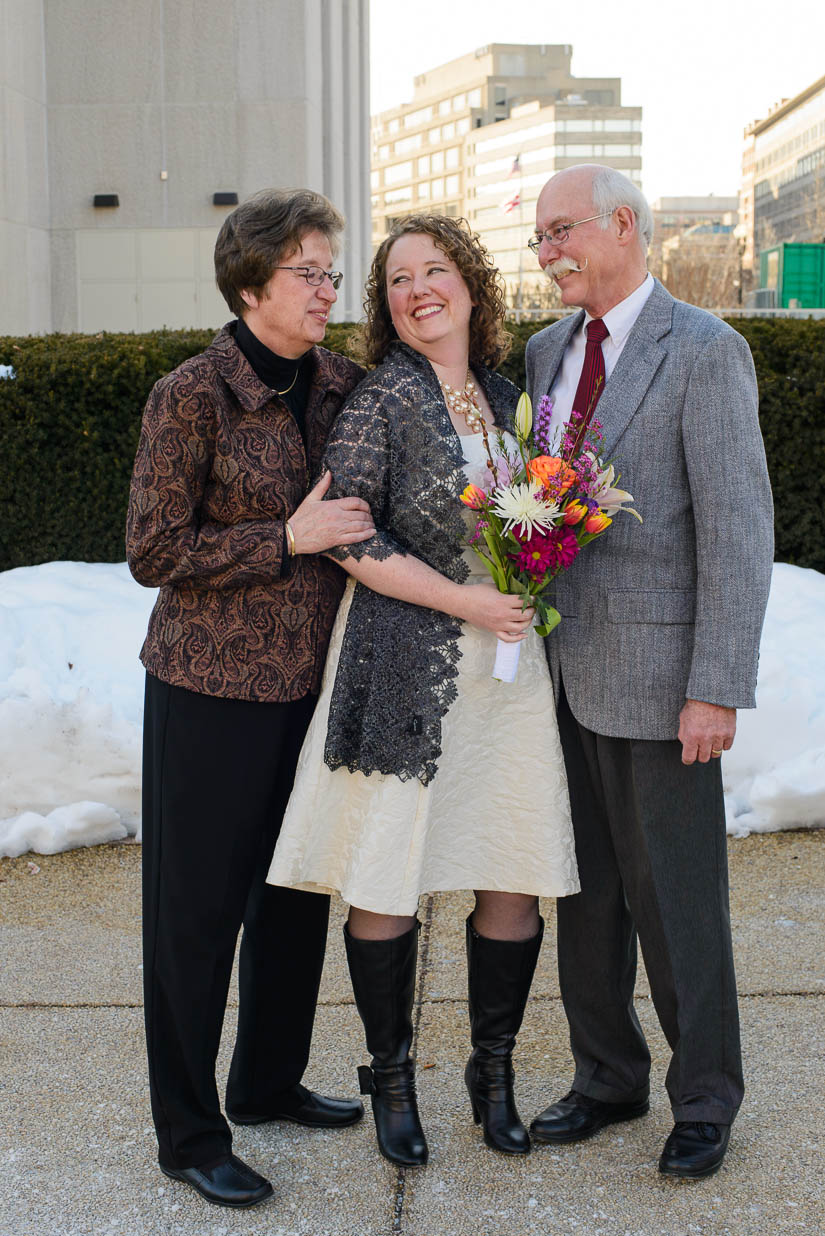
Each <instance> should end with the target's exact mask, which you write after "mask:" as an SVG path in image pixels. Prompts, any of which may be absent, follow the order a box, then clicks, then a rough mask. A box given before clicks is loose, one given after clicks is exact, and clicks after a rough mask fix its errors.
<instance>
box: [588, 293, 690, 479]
mask: <svg viewBox="0 0 825 1236" xmlns="http://www.w3.org/2000/svg"><path fill="white" fill-rule="evenodd" d="M672 318H673V297H672V296H671V295H670V293H669V292H668V291H666V289H665V288H663V287H662V285H661V283H659V281H658V280H657V281H656V286H655V288H654V289H653V291H652V292H651V294H650V296H649V297H648V299H647V301H646V303H645V305H644V308H643V309H642V312H641V313H640V314H639V316H638V318H637V319H636V321H635V323H634V324H633V327H632V329H631V331H630V334H629V335H628V337H627V342H626V343H625V345H624V347H623V348H622V353H621V356H620V357H619V359H618V361H617V362H616V368H615V369H614V370H613V372H612V373H611V375H610V377H609V379H608V381H607V383H606V384H605V388H604V394H603V395H602V397H601V399H600V400H599V402H598V403H597V404H596V409H595V412H594V417H595V419H596V420H598V421H600V422H601V425H602V432H603V434H604V439H603V441H602V444H601V454H602V455H603V456H604V458H606V459H609V458H610V455H611V454H612V452H613V451H614V449H615V447H616V444H617V443H618V441H619V439H620V438H621V436H622V434H623V433H624V431H625V430H626V429H627V426H628V425H629V424H630V422H631V420H632V419H633V417H634V416H635V414H636V412H637V411H638V409H639V407H640V405H641V403H642V400H643V399H644V397H645V395H646V394H647V389H648V387H649V386H650V383H651V382H652V381H653V378H654V375H655V373H656V371H657V369H658V368H659V366H660V365H661V364H662V361H663V360H664V359H665V357H666V356H667V349H666V348H664V347H663V346H662V344H661V343H660V342H659V340H660V339H661V338H662V337H663V336H664V335H666V334H668V333H669V331H670V329H671V324H672Z"/></svg>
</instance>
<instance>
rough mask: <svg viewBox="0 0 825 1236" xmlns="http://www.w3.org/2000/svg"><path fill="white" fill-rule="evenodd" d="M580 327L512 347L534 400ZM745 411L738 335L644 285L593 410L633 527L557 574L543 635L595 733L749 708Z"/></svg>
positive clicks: (652, 728) (754, 632)
mask: <svg viewBox="0 0 825 1236" xmlns="http://www.w3.org/2000/svg"><path fill="white" fill-rule="evenodd" d="M582 318H583V312H582V313H579V314H576V315H575V316H572V317H569V318H565V319H562V320H561V321H559V322H555V323H554V324H553V325H552V326H548V327H547V328H546V329H545V330H542V331H539V332H538V333H537V334H535V335H533V337H532V338H531V339H530V341H529V343H528V344H527V354H526V364H527V387H528V390H529V392H530V395H531V397H532V399H533V400H534V402H537V401H538V399H539V398H540V397H541V396H542V395H544V394H546V393H547V392H548V391H549V389H550V387H551V385H552V383H553V380H554V379H555V376H556V373H557V371H558V369H559V366H560V364H561V360H562V356H563V355H564V350H565V348H566V346H567V343H568V340H569V339H570V337H571V336H572V334H573V332H574V331H575V330H576V329H577V327H578V326H579V325H580V324H581V321H582ZM757 403H758V396H757V387H756V375H755V373H754V368H753V361H752V359H751V354H750V349H749V348H748V345H747V343H746V342H745V340H744V339H743V338H742V336H741V335H739V334H738V333H737V332H736V331H734V330H732V329H731V327H730V326H728V325H726V324H725V323H724V322H722V321H720V320H719V319H718V318H716V317H714V316H713V315H712V314H710V313H707V312H705V310H703V309H697V308H695V307H694V306H693V305H687V304H684V303H683V302H681V301H677V300H674V299H673V297H672V296H671V295H670V293H669V292H667V291H666V290H665V288H664V287H662V285H661V283H659V282H658V280H657V282H656V286H655V288H654V290H653V292H652V293H651V295H650V297H649V298H648V300H647V303H646V304H645V306H644V308H643V309H642V312H641V314H640V315H639V318H638V319H637V321H636V323H635V325H634V326H633V329H632V330H631V332H630V335H629V336H628V339H627V342H626V343H625V346H624V348H623V350H622V353H621V356H620V357H619V360H618V361H617V363H616V367H615V369H614V370H613V372H612V374H611V376H610V378H609V379H608V381H607V383H606V385H605V388H604V392H603V394H602V397H601V399H600V400H599V403H598V405H597V409H596V416H597V418H598V419H599V420H600V421H601V422H602V425H603V428H604V443H603V453H604V456H605V459H609V460H612V461H613V462H614V463H615V464H616V467H617V471H618V472H620V473H621V481H620V482H619V484H620V485H621V487H622V488H623V489H627V490H629V491H630V492H631V493H632V494H633V496H634V498H635V499H636V501H635V506H636V508H637V510H638V511H639V513H640V514H641V516H642V518H643V520H644V523H642V524H640V523H639V522H638V521H637V520H635V519H634V518H633V517H632V516H630V515H627V514H620V515H617V516H616V518H615V519H614V521H613V524H612V526H611V527H610V528H609V529H608V531H607V533H606V534H605V535H604V536H603V537H601V538H600V539H599V540H597V541H594V542H592V543H591V544H590V545H588V546H586V547H585V549H584V550H583V551H582V553H581V554H580V555H579V557H578V558H577V559H576V561H575V562H574V563H573V566H572V567H571V569H570V570H569V571H568V572H567V573H566V574H563V575H561V576H559V577H558V580H557V584H556V605H557V607H558V609H559V611H560V613H561V614H562V621H561V624H560V625H559V626H558V627H557V628H556V630H555V631H553V632H552V634H551V635H549V636H548V638H547V653H548V659H549V661H550V668H551V671H552V673H553V677H554V682H555V683H556V685H557V686H558V681H559V674H560V673H561V675H562V676H563V679H564V687H565V691H566V693H567V697H568V700H569V702H570V706H571V708H572V711H573V714H574V716H575V717H576V718H577V720H578V721H580V722H581V724H582V725H584V726H586V727H587V728H588V729H590V730H592V731H594V732H595V733H599V734H606V735H609V736H612V737H620V738H644V739H671V738H675V737H676V736H677V732H678V728H679V712H680V710H681V708H682V706H683V705H684V702H685V699H697V700H706V701H707V702H709V703H712V704H723V705H726V706H728V707H730V708H753V707H754V706H755V688H756V669H757V663H758V659H759V639H760V635H761V631H762V622H763V619H764V614H765V606H766V604H767V599H768V591H769V588H770V580H771V565H772V561H773V507H772V502H771V490H770V482H769V480H768V471H767V467H766V463H765V451H764V447H763V444H762V435H761V433H760V429H759V419H758V414H757Z"/></svg>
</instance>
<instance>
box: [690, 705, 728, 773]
mask: <svg viewBox="0 0 825 1236" xmlns="http://www.w3.org/2000/svg"><path fill="white" fill-rule="evenodd" d="M735 733H736V709H735V708H723V707H722V705H721V704H706V703H705V702H704V701H703V700H686V701H685V706H684V708H683V709H682V711H681V713H680V714H679V742H680V743H681V744H682V763H683V764H695V762H696V761H697V760H698V761H699V763H700V764H707V762H708V760H711V759H715V760H718V759H719V757H720V755H721V754H722V752H723V751H729V750H730V748H731V747H732V746H733V738H734V735H735Z"/></svg>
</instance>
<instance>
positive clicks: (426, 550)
mask: <svg viewBox="0 0 825 1236" xmlns="http://www.w3.org/2000/svg"><path fill="white" fill-rule="evenodd" d="M474 372H475V373H476V376H477V378H478V380H479V383H480V385H481V386H482V388H483V390H484V392H485V394H486V396H487V399H488V401H489V403H490V407H491V408H492V410H493V415H494V417H495V421H496V425H497V426H499V427H500V428H502V429H510V430H512V422H513V413H514V411H515V405H516V400H517V398H518V391H517V390H516V388H515V387H514V386H513V384H512V383H511V382H509V381H508V380H507V379H506V378H503V377H500V376H499V375H498V374H495V373H492V372H491V371H488V370H484V369H481V368H480V367H479V368H476V369H475V370H474ZM463 465H464V455H463V452H462V450H461V443H460V441H459V439H458V435H457V434H456V432H455V430H454V429H453V426H452V423H451V421H450V417H449V414H448V412H447V408H446V406H445V403H444V398H443V396H442V394H441V388H440V386H439V384H438V379H437V377H436V375H435V372H434V370H433V368H432V366H431V365H430V363H429V361H428V360H426V358H425V357H423V356H421V355H420V353H418V352H415V351H414V350H413V349H412V348H409V347H408V346H407V345H406V344H403V343H400V342H398V343H395V344H394V345H393V347H392V349H391V351H390V353H389V354H388V356H387V357H386V359H385V360H384V361H383V362H382V364H381V365H379V366H378V368H377V369H375V370H374V371H373V372H372V373H371V374H369V375H368V376H367V377H366V378H365V379H364V381H363V382H362V383H361V384H360V385H359V386H358V387H357V388H356V390H355V391H353V393H352V394H351V395H350V397H349V398H348V400H347V402H346V403H345V404H344V406H343V408H342V410H341V412H340V414H339V416H338V419H337V421H336V422H335V425H334V426H333V430H332V433H331V435H330V438H329V441H328V443H327V449H326V453H325V456H324V466H325V467H327V468H329V469H330V471H331V472H332V476H333V483H332V486H331V487H330V490H329V493H328V495H327V496H328V497H343V496H349V495H357V496H358V497H361V498H364V499H365V500H366V501H367V502H369V504H370V507H371V509H372V514H373V518H374V520H375V525H376V533H375V536H373V537H371V538H370V540H368V541H363V542H361V543H360V544H357V545H349V546H344V547H340V548H338V549H336V550H332V551H330V552H331V554H332V556H333V557H336V558H338V559H339V560H342V559H344V558H346V557H347V556H348V555H352V557H354V558H361V557H363V556H364V555H368V556H370V557H372V558H378V559H381V558H388V557H390V556H391V555H392V554H407V553H411V554H414V555H415V556H416V557H417V558H420V559H421V560H422V561H423V562H426V563H427V564H428V565H429V566H431V567H433V568H434V569H435V570H436V571H439V572H441V574H443V575H446V576H447V577H448V578H449V579H451V580H453V581H455V582H456V583H462V582H463V581H464V580H465V579H466V578H467V576H468V574H469V568H468V567H467V564H466V562H465V561H464V559H463V556H462V551H463V548H464V541H465V538H466V530H465V524H464V520H463V518H462V509H463V508H462V507H461V504H460V502H459V495H460V494H461V492H462V490H463V489H464V486H465V484H466V478H465V475H464V471H463ZM460 634H461V622H460V621H459V620H458V619H457V618H453V617H451V616H450V615H448V614H443V613H441V612H440V611H437V610H432V609H428V608H426V607H424V606H420V605H411V604H408V603H407V602H404V601H397V600H395V599H394V598H392V597H386V596H382V595H381V594H379V593H377V592H373V591H372V590H371V589H369V588H366V587H364V586H363V585H362V584H357V585H356V587H355V592H354V595H353V598H352V604H351V608H350V611H349V615H348V618H347V625H346V630H345V633H344V639H343V644H342V647H341V656H340V661H339V664H338V670H337V673H336V677H335V684H334V687H333V691H332V700H331V707H330V715H329V725H328V729H327V739H326V747H325V750H324V760H325V762H326V764H327V765H328V766H329V767H330V768H333V769H334V768H340V767H342V766H346V767H347V768H348V769H349V770H350V772H356V771H358V772H362V773H365V774H367V775H369V774H370V773H372V772H379V773H385V774H394V775H395V776H397V777H400V778H401V780H402V781H406V780H409V779H411V778H412V777H417V778H418V779H419V780H420V781H421V783H422V784H423V785H428V784H429V782H430V781H431V780H432V778H433V777H434V776H435V774H436V771H437V768H438V764H437V760H438V757H439V756H440V755H441V719H442V717H444V715H445V714H446V712H447V710H448V708H449V707H450V704H451V703H452V702H453V700H454V699H455V698H456V694H457V692H456V685H455V679H456V677H457V674H458V669H457V665H458V661H459V658H460V656H461V652H460V649H459V635H460Z"/></svg>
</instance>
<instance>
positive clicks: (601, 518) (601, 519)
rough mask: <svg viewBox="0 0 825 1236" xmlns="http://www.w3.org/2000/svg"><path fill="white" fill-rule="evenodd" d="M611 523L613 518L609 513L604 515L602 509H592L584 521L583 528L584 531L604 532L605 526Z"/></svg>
mask: <svg viewBox="0 0 825 1236" xmlns="http://www.w3.org/2000/svg"><path fill="white" fill-rule="evenodd" d="M612 523H613V520H612V519H611V518H610V516H609V515H605V513H604V511H594V512H593V514H592V515H588V517H587V519H586V520H585V521H584V530H585V532H604V530H605V528H609V527H610V525H611V524H612Z"/></svg>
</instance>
